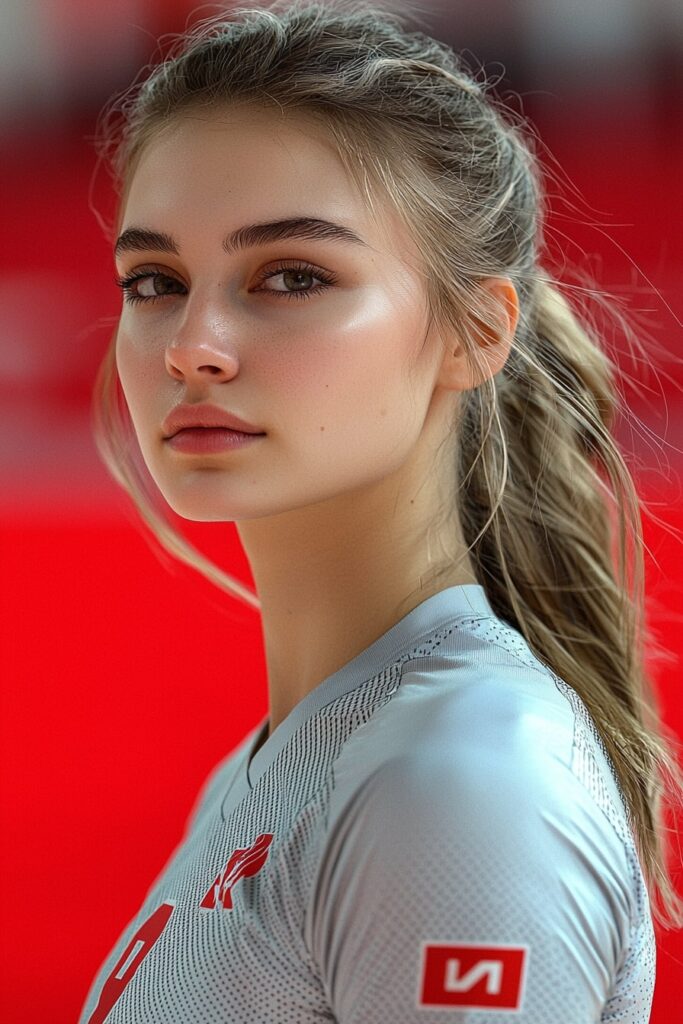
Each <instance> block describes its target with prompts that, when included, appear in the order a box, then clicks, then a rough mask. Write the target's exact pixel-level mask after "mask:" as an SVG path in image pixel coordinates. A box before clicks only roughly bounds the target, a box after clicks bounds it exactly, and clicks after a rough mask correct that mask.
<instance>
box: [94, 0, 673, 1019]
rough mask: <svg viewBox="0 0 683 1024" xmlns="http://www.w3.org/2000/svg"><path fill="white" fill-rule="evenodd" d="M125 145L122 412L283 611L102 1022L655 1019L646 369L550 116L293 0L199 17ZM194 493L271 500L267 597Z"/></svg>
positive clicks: (113, 142) (254, 552)
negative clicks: (533, 114) (556, 144)
mask: <svg viewBox="0 0 683 1024" xmlns="http://www.w3.org/2000/svg"><path fill="white" fill-rule="evenodd" d="M98 146H99V152H100V154H101V155H103V156H107V157H109V158H111V163H112V166H113V169H114V172H115V174H116V180H117V181H118V183H119V184H120V204H119V209H118V219H117V224H116V231H115V239H116V240H115V245H114V249H115V258H116V267H117V274H118V277H119V284H120V286H121V288H122V289H123V297H124V303H123V307H122V311H121V316H120V321H119V323H118V327H117V330H116V334H115V337H114V338H113V339H112V344H111V347H110V349H109V351H108V353H107V355H106V358H105V360H104V362H103V364H102V368H101V371H100V375H99V377H98V380H97V386H96V396H95V397H96V403H95V406H94V408H95V412H96V431H97V443H98V445H99V449H100V451H101V453H102V455H103V458H104V459H105V461H106V463H107V465H108V466H109V468H110V469H111V472H112V473H113V475H114V476H115V478H116V479H117V481H118V482H119V483H120V484H121V485H122V486H123V487H125V488H126V490H127V491H128V493H129V494H130V495H131V496H132V497H133V499H134V500H135V502H136V503H137V506H138V508H139V509H140V512H141V515H142V517H143V518H144V520H145V521H146V522H147V523H148V524H149V525H150V526H151V528H152V529H153V530H154V531H155V533H156V535H157V536H158V537H159V539H160V541H161V543H162V544H163V545H164V546H165V547H166V549H167V550H168V551H171V552H172V553H173V554H175V555H176V556H178V557H179V558H181V559H183V560H185V561H186V562H187V563H189V564H191V565H193V566H195V567H196V568H198V569H199V570H200V571H202V572H204V573H205V574H206V575H207V576H208V577H209V578H211V579H212V580H213V581H214V582H216V583H217V585H219V586H221V587H222V588H223V589H224V590H225V591H226V592H228V593H230V594H231V595H234V596H236V597H237V598H238V599H240V600H242V601H244V602H246V603H248V604H249V605H250V606H252V607H254V608H257V609H258V610H259V611H260V614H261V620H262V626H263V636H264V644H265V652H266V658H267V668H268V688H269V714H268V716H267V717H266V719H265V720H264V721H262V722H261V723H259V725H258V726H257V727H256V728H255V729H254V730H253V731H252V732H251V733H250V734H249V735H248V736H247V737H246V738H245V739H244V741H243V742H242V744H241V745H240V746H239V747H238V749H236V750H234V751H232V752H231V753H230V754H229V756H227V758H226V759H225V760H224V761H223V762H222V763H221V764H220V765H218V766H217V768H216V769H215V770H214V771H213V773H212V774H211V776H210V778H209V780H208V781H207V784H206V785H205V787H204V789H203V791H202V793H201V795H200V798H199V799H198V801H197V804H196V806H195V809H194V811H193V814H192V816H191V819H190V821H189V822H188V827H187V831H186V835H185V837H184V839H183V842H182V844H181V845H180V846H179V848H178V849H177V850H176V851H175V852H174V854H173V856H172V857H171V859H170V860H169V863H168V864H167V865H166V867H165V869H164V871H163V872H162V874H161V876H160V877H159V878H158V879H157V880H156V881H155V883H154V884H153V886H152V887H151V889H150V890H149V893H148V895H147V897H146V899H145V902H144V904H143V906H142V907H141V908H140V911H139V913H138V914H137V915H136V916H135V918H134V919H133V920H132V921H131V922H130V924H129V925H128V927H127V928H126V929H125V931H124V932H123V934H122V935H121V937H120V939H119V941H118V942H117V943H116V946H115V947H114V949H113V950H112V951H111V954H110V956H109V957H108V958H107V960H106V961H105V963H104V964H103V965H102V968H101V970H100V972H99V974H98V976H97V977H96V978H95V980H94V981H93V984H92V987H91V989H90V992H89V994H88V996H87V999H86V1002H85V1005H84V1007H83V1011H82V1014H81V1018H80V1021H81V1024H100V1022H103V1021H105V1020H106V1021H107V1022H109V1024H123V1022H126V1024H189V1022H202V1024H204V1022H208V1021H216V1022H218V1021H220V1022H221V1024H227V1022H230V1024H247V1022H251V1021H253V1022H259V1024H261V1022H263V1024H266V1022H268V1024H276V1022H281V1024H294V1022H297V1024H304V1022H311V1024H312V1022H314V1021H321V1020H327V1021H338V1022H340V1024H413V1022H414V1024H417V1022H420V1021H423V1022H425V1024H427V1022H428V1024H436V1022H437V1021H444V1022H446V1021H449V1022H456V1021H458V1022H460V1021H462V1022H465V1021H467V1022H475V1021H476V1022H478V1024H479V1022H483V1021H492V1022H493V1021H495V1022H497V1024H498V1022H501V1021H502V1020H508V1019H509V1020H515V1021H517V1022H518V1024H540V1022H547V1021H554V1022H555V1021H557V1022H559V1021H562V1022H566V1024H570V1022H571V1024H593V1022H595V1021H598V1020H603V1021H607V1020H609V1021H623V1022H631V1024H636V1022H639V1024H640V1022H645V1021H647V1020H648V1019H649V1009H650V1005H651V1000H652V992H653V985H654V976H655V975H654V971H655V941H654V929H653V918H652V914H651V907H650V895H652V894H654V892H655V885H657V886H658V888H659V889H660V891H661V892H662V893H663V894H664V897H665V899H666V906H667V909H668V912H669V915H670V920H672V921H674V922H676V923H680V921H681V920H682V919H683V918H682V916H681V907H680V903H679V902H677V897H676V895H675V893H674V891H673V888H672V887H671V884H670V880H669V878H668V876H667V874H666V865H665V859H664V851H663V849H662V831H661V830H662V826H661V823H660V821H659V811H660V799H661V797H662V795H663V792H664V787H663V786H662V782H661V776H663V774H664V773H666V774H668V776H669V778H671V779H672V780H673V782H672V785H673V787H674V788H675V787H677V786H680V777H679V775H677V774H676V772H677V771H678V766H677V764H676V761H675V757H674V754H673V752H672V749H670V748H669V747H667V743H666V741H665V740H664V738H663V732H664V730H663V727H662V726H661V722H659V720H658V718H657V714H656V709H655V703H654V697H653V694H652V692H651V689H650V687H649V682H648V679H647V676H646V674H645V671H644V667H643V663H642V652H641V651H640V647H639V640H638V637H639V634H638V633H637V630H636V626H637V624H638V616H637V612H638V607H639V606H638V604H637V600H638V599H639V600H640V601H641V603H642V599H643V595H642V576H638V577H637V580H638V581H640V583H639V585H640V588H641V589H640V591H639V595H637V597H636V601H635V602H632V600H631V597H630V595H629V593H628V590H627V587H626V584H625V581H624V579H623V566H624V562H623V550H624V549H623V544H624V535H625V522H626V515H627V513H628V512H629V511H630V512H631V517H632V519H633V520H634V521H635V523H636V525H635V527H634V529H635V530H636V534H637V537H638V539H639V543H640V547H638V548H637V550H636V555H637V557H639V558H640V559H641V561H642V550H641V548H642V538H641V537H640V534H638V533H637V530H638V528H639V524H638V515H637V497H636V495H635V492H634V488H633V483H632V481H631V479H630V477H629V475H628V471H627V469H626V467H625V465H624V462H623V460H622V459H621V457H620V454H619V451H618V449H617V446H616V443H615V441H614V439H613V437H612V434H611V432H610V427H611V425H612V423H613V421H614V418H615V415H616V409H617V399H616V395H617V392H616V388H615V385H614V377H613V367H612V364H611V363H610V362H609V360H608V358H607V357H606V355H605V354H604V353H603V352H602V351H601V348H600V346H599V343H598V339H597V338H595V337H593V336H592V335H591V333H590V330H589V328H588V326H587V325H586V324H583V323H582V322H581V320H580V317H579V315H578V314H577V313H576V312H575V311H574V310H573V309H572V307H571V306H570V304H569V302H568V301H567V300H566V299H565V298H564V297H563V295H562V293H561V290H560V287H559V285H558V284H557V283H556V282H553V280H552V279H551V277H550V275H549V274H548V273H547V272H546V271H545V270H544V269H543V268H542V267H541V264H540V259H539V253H540V247H541V245H542V232H541V227H542V210H543V193H542V188H541V173H540V168H539V164H538V162H537V161H536V159H535V157H534V155H533V149H532V145H531V142H530V140H529V139H528V138H525V133H524V131H523V127H522V125H515V124H513V123H512V122H511V119H507V118H506V117H505V116H504V114H503V111H502V110H500V109H499V108H498V107H497V105H496V104H495V103H494V101H493V100H492V99H491V97H490V96H488V95H487V90H486V84H482V83H480V82H477V81H475V80H474V78H473V77H472V76H471V74H469V73H468V72H467V71H466V69H465V68H464V66H463V63H462V61H461V59H460V57H459V56H458V55H456V54H455V53H454V52H453V50H451V49H450V48H449V47H448V46H446V45H445V44H442V43H439V42H436V41H435V40H433V39H431V38H429V37H428V36H426V35H424V34H423V33H420V32H409V31H408V30H407V28H406V26H405V24H404V23H403V20H402V17H401V16H399V15H397V14H396V13H392V12H391V11H388V10H384V9H383V8H382V7H381V6H379V5H376V6H374V7H369V6H368V5H367V4H365V3H362V4H361V3H346V4H344V5H343V8H342V7H340V6H338V5H336V6H335V5H332V6H331V5H329V4H325V5H321V4H311V5H308V4H303V3H288V4H285V5H273V4H271V5H268V6H259V7H255V8H253V9H239V10H236V11H232V12H230V13H229V14H225V13H224V14H223V15H222V17H219V18H216V17H214V18H212V19H208V20H207V21H204V22H202V23H200V24H199V25H198V26H195V28H194V29H192V30H191V31H190V32H188V33H186V34H185V35H184V36H182V37H179V45H178V46H177V48H176V50H175V52H171V53H170V54H168V56H167V59H166V60H164V61H162V62H160V63H159V64H158V65H157V66H155V67H153V68H152V70H151V72H150V74H149V76H148V77H147V79H146V81H144V82H143V83H142V84H141V85H140V86H134V87H131V90H130V91H127V92H126V94H124V96H123V98H118V99H117V100H116V101H115V102H114V104H112V106H111V107H110V108H109V109H107V110H106V113H105V116H104V117H103V119H102V134H101V136H100V137H99V141H98ZM112 241H114V239H112ZM119 382H120V387H121V389H122V395H123V398H125V401H123V400H122V398H121V393H120V392H119V390H118V388H119ZM131 440H132V441H133V442H134V443H133V444H131ZM137 446H139V450H140V452H141V456H142V459H143V460H144V464H145V466H146V469H147V470H148V471H149V472H148V476H146V475H145V473H144V472H143V470H142V468H141V467H140V466H138V465H136V461H135V458H134V457H133V449H134V448H135V447H137ZM150 478H151V481H153V484H154V487H152V486H151V485H150ZM609 485H611V488H612V490H610V486H609ZM155 488H156V491H157V492H160V493H161V495H162V496H163V499H164V501H165V502H166V503H167V505H168V506H170V507H171V508H172V509H173V510H174V511H175V512H176V513H178V514H179V515H181V516H182V517H184V518H186V519H188V520H197V521H213V522H217V521H221V522H226V523H227V522H234V523H235V526H236V529H237V531H238V533H239V537H240V540H241V542H242V544H243V546H244V550H245V552H246V554H247V557H248V559H249V563H250V567H251V570H252V572H253V578H254V583H255V588H256V592H255V593H252V592H251V591H250V590H249V589H248V588H245V587H243V586H241V585H240V584H239V583H238V582H237V581H235V580H232V579H231V578H230V577H227V576H226V575H225V574H223V573H221V571H220V570H219V569H218V568H217V567H216V566H213V565H212V564H211V563H209V562H208V560H206V559H203V558H202V556H201V555H199V553H198V552H197V551H196V550H195V549H193V548H192V547H191V546H190V545H189V544H188V543H187V542H186V541H184V540H183V539H182V538H181V537H180V536H178V534H176V533H174V532H173V531H172V530H171V528H170V526H169V525H168V523H167V522H166V521H165V520H164V517H163V515H162V514H161V513H160V512H159V511H158V509H157V508H155ZM612 491H613V492H614V493H613V494H612ZM614 495H616V498H615V500H614V505H613V506H611V505H610V504H609V502H608V500H607V499H608V498H610V497H614ZM156 504H157V505H158V502H156ZM634 509H635V510H636V511H635V513H634ZM612 516H613V518H614V522H613V521H612ZM616 525H618V526H619V530H618V531H615V526H616ZM617 540H618V541H619V544H620V545H621V546H620V547H619V551H620V552H621V554H622V560H621V561H620V566H621V569H622V576H620V575H619V574H618V573H617V571H616V568H615V565H614V564H613V559H614V554H615V551H614V545H613V541H614V542H615V544H616V541H617ZM640 564H641V563H640V562H637V565H638V566H640ZM675 792H676V793H680V789H675ZM646 881H647V884H646ZM660 918H661V920H666V918H664V917H663V915H660Z"/></svg>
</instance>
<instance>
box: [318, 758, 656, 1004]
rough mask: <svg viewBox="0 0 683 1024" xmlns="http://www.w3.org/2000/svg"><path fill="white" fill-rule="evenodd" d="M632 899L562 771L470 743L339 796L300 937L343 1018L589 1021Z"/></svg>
mask: <svg viewBox="0 0 683 1024" xmlns="http://www.w3.org/2000/svg"><path fill="white" fill-rule="evenodd" d="M631 902H632V897H631V892H630V888H629V867H628V862H627V858H626V855H625V851H624V849H623V844H622V843H621V841H620V839H619V837H618V835H617V834H616V832H615V830H614V829H613V827H612V825H611V824H610V822H609V820H608V819H607V817H606V816H605V815H604V814H603V813H602V811H601V809H600V808H599V806H598V805H597V804H596V803H595V801H594V800H593V799H592V797H591V795H590V793H589V792H588V791H587V789H586V788H585V787H584V786H583V785H582V783H581V782H580V781H579V780H578V779H577V778H576V777H575V776H574V775H573V774H572V772H571V770H570V768H569V767H568V766H567V765H565V764H563V763H562V761H561V760H559V759H556V758H554V757H553V756H552V755H551V754H549V753H547V752H545V753H544V754H543V755H542V756H539V755H538V754H536V755H534V756H528V757H527V756H524V755H523V756H520V757H517V758H516V759H514V760H513V761H511V760H510V758H509V750H499V751H497V750H496V749H494V748H493V747H492V745H489V746H488V748H486V747H485V748H482V746H481V745H480V744H476V743H473V744H472V745H471V747H470V748H469V749H468V747H467V745H461V746H460V747H459V752H458V756H457V758H454V757H453V756H452V754H450V753H448V752H445V751H443V750H438V749H437V750H435V751H433V752H432V753H430V754H429V755H428V756H421V757H417V756H411V757H407V758H406V757H403V758H402V759H400V760H397V761H393V762H388V763H386V764H384V765H382V766H381V768H380V769H379V770H378V771H376V772H375V773H374V774H373V775H370V776H369V777H368V778H366V779H364V781H363V783H362V785H360V786H359V787H357V788H356V789H355V790H354V791H353V792H352V793H350V794H348V795H347V797H346V798H345V800H344V802H343V804H339V805H338V806H337V808H336V811H335V814H334V816H333V817H331V818H330V822H329V830H328V833H327V835H326V838H325V843H324V848H323V849H322V851H321V858H320V862H319V864H318V870H317V874H316V878H315V885H314V893H313V899H312V901H311V910H310V913H311V920H310V922H309V928H310V930H309V933H308V934H309V937H310V943H311V947H312V948H311V955H312V956H313V957H314V959H315V960H316V962H317V964H318V967H319V970H320V974H321V978H322V980H323V984H324V985H325V987H326V991H327V996H328V999H329V1001H330V1006H331V1008H332V1010H333V1012H334V1014H335V1017H336V1020H337V1021H338V1022H339V1024H388V1022H389V1021H390V1022H391V1024H418V1022H423V1024H427V1022H429V1024H441V1022H442V1021H443V1022H444V1024H465V1022H467V1024H502V1021H504V1020H508V1019H509V1020H510V1021H511V1022H512V1021H513V1020H514V1021H516V1022H517V1024H548V1022H549V1021H565V1022H570V1021H571V1024H595V1022H597V1021H600V1019H601V1012H602V1010H603V1008H604V1007H605V1006H606V1004H607V1002H608V999H609V995H610V991H611V989H612V987H613V984H614V979H615V977H616V975H617V972H618V970H619V967H620V964H621V962H622V960H623V958H624V956H625V953H626V950H627V946H628V942H629V930H630V922H631V918H632V906H631ZM609 1019H610V1020H611V1019H613V1018H612V1017H610V1018H609ZM614 1019H617V1018H614ZM629 1019H631V1018H629ZM632 1019H634V1020H639V1019H641V1018H640V1017H633V1018H632ZM642 1019H643V1020H645V1021H646V1020H647V1016H645V1017H643V1018H642Z"/></svg>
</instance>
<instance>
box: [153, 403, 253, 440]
mask: <svg viewBox="0 0 683 1024" xmlns="http://www.w3.org/2000/svg"><path fill="white" fill-rule="evenodd" d="M212 427H213V428H216V427H217V428H219V429H221V428H222V429H223V430H236V431H238V432H239V433H241V434H264V433H265V431H264V430H261V429H260V428H259V427H256V426H254V425H253V424H251V423H247V421H246V420H243V419H242V418H241V417H239V416H237V415H236V414H235V413H231V412H228V410H227V409H222V408H221V407H220V406H218V405H209V404H208V403H205V404H202V405H197V404H195V405H190V404H188V403H185V404H183V405H178V406H176V408H175V409H173V410H172V412H171V413H170V414H169V415H168V416H167V417H166V419H165V420H164V423H163V426H162V429H163V431H164V439H165V440H168V438H170V437H173V435H174V434H177V433H179V431H181V430H194V429H197V428H204V429H210V428H212Z"/></svg>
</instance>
